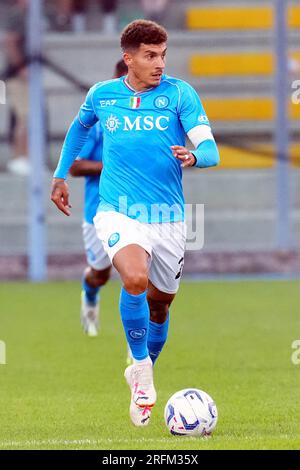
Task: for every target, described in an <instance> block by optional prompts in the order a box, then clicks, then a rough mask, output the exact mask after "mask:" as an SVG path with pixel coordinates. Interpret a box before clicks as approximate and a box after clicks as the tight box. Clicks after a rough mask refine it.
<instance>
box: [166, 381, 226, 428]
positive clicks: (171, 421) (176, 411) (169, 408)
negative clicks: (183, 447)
mask: <svg viewBox="0 0 300 470" xmlns="http://www.w3.org/2000/svg"><path fill="white" fill-rule="evenodd" d="M217 420H218V411H217V407H216V404H215V403H214V401H213V399H212V398H211V397H210V396H209V395H208V394H207V393H206V392H203V391H202V390H198V389H197V388H185V389H184V390H180V392H176V393H174V395H172V396H171V398H170V399H169V400H168V403H167V404H166V407H165V422H166V425H167V427H168V429H169V431H170V433H171V434H173V435H175V436H209V435H210V434H211V433H212V431H213V430H214V428H215V427H216V424H217Z"/></svg>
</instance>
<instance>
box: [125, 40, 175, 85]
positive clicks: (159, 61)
mask: <svg viewBox="0 0 300 470" xmlns="http://www.w3.org/2000/svg"><path fill="white" fill-rule="evenodd" d="M166 52H167V45H166V43H162V44H158V45H155V44H141V45H140V47H139V49H138V50H136V51H134V52H132V53H130V54H128V55H127V61H126V62H127V65H128V68H129V71H130V73H131V74H133V75H134V78H135V80H137V81H139V82H140V83H141V84H143V85H144V86H145V88H150V87H153V86H158V85H159V84H160V81H161V76H162V74H163V71H164V68H165V66H166Z"/></svg>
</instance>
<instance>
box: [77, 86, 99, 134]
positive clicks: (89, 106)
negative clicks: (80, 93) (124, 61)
mask: <svg viewBox="0 0 300 470" xmlns="http://www.w3.org/2000/svg"><path fill="white" fill-rule="evenodd" d="M98 86H99V84H96V85H94V86H93V87H92V88H91V89H90V90H89V92H88V94H87V96H86V99H85V102H84V103H83V105H81V107H80V110H79V114H78V119H79V121H80V123H81V124H82V125H83V126H84V127H92V126H93V125H94V124H96V122H97V121H98V120H99V119H98V117H97V115H96V113H95V110H94V104H93V97H94V93H95V91H96V89H97V88H98Z"/></svg>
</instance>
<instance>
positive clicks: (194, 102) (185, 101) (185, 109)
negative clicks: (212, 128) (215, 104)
mask: <svg viewBox="0 0 300 470" xmlns="http://www.w3.org/2000/svg"><path fill="white" fill-rule="evenodd" d="M178 86H179V90H180V97H179V119H180V121H181V124H182V127H183V129H184V131H185V133H186V134H187V133H188V132H189V131H190V130H191V129H193V128H194V127H196V126H199V125H201V124H205V125H207V126H209V125H210V124H209V120H208V118H207V116H206V113H205V111H204V108H203V105H202V103H201V100H200V98H199V96H198V94H197V92H196V90H195V89H194V88H193V87H192V86H191V85H189V84H188V83H186V82H183V81H182V82H180V83H179V84H178Z"/></svg>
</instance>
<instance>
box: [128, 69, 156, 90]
mask: <svg viewBox="0 0 300 470" xmlns="http://www.w3.org/2000/svg"><path fill="white" fill-rule="evenodd" d="M125 81H126V83H127V85H129V88H132V90H134V91H147V90H151V88H153V86H149V85H146V84H145V83H144V82H142V81H140V80H139V79H138V78H137V77H135V76H134V75H131V74H129V73H128V75H127V77H126V78H125Z"/></svg>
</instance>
